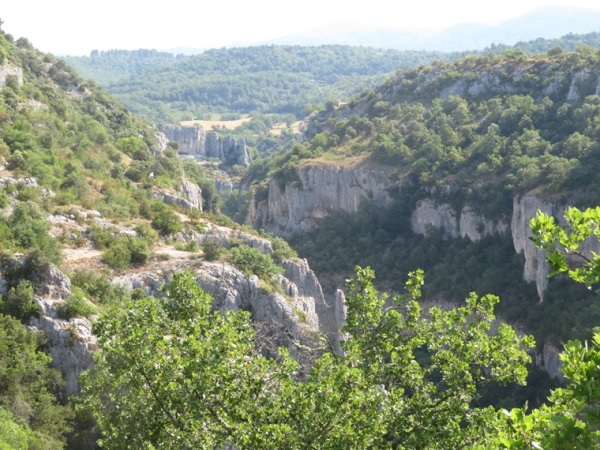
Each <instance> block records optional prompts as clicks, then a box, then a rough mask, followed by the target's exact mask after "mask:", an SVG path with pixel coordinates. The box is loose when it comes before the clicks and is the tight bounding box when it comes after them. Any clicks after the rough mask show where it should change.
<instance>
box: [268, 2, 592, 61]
mask: <svg viewBox="0 0 600 450" xmlns="http://www.w3.org/2000/svg"><path fill="white" fill-rule="evenodd" d="M598 24H600V12H599V11H596V10H588V9H580V8H565V7H546V8H540V9H537V10H534V11H531V12H529V13H527V14H524V15H522V16H520V17H517V18H515V19H511V20H507V21H505V22H501V23H498V24H478V23H463V24H460V25H455V26H453V27H450V28H445V29H442V30H432V31H430V32H420V33H417V32H411V31H406V30H401V29H392V28H388V29H371V30H360V29H358V30H357V29H356V27H354V26H352V25H343V24H342V25H332V26H328V27H323V28H320V29H315V30H314V31H313V32H312V33H311V34H310V35H297V36H288V37H284V38H281V39H276V40H274V41H273V42H274V43H275V44H282V45H284V44H285V45H294V44H295V45H321V44H344V45H359V46H367V47H374V48H386V49H397V50H427V51H443V52H461V51H471V50H483V49H484V48H486V47H488V46H489V45H491V44H493V43H496V44H505V45H513V44H515V43H517V42H519V41H530V40H533V39H537V38H540V37H542V38H548V39H551V38H557V37H560V36H564V35H566V34H569V33H578V34H582V33H590V32H594V31H600V29H599V27H600V26H599V25H598Z"/></svg>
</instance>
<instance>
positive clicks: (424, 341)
mask: <svg viewBox="0 0 600 450" xmlns="http://www.w3.org/2000/svg"><path fill="white" fill-rule="evenodd" d="M373 277H374V274H373V272H372V271H371V270H370V269H368V268H366V269H357V275H356V278H355V279H353V280H352V281H351V282H350V283H349V285H348V290H349V294H348V320H347V324H346V326H345V327H344V332H345V336H346V338H345V340H344V342H343V346H342V347H343V353H342V354H340V355H336V354H332V353H327V354H325V355H324V356H322V357H321V358H319V359H317V360H316V361H315V363H314V366H313V367H312V369H311V370H310V372H309V373H308V374H307V376H306V377H305V378H303V379H301V377H299V375H298V373H297V372H296V371H297V368H298V366H297V364H296V362H295V361H294V360H293V359H291V358H290V357H289V356H288V354H287V352H286V351H285V350H283V349H282V350H281V351H280V354H279V357H278V359H277V360H273V359H266V358H264V357H263V356H261V355H259V354H257V352H256V349H255V342H254V333H253V330H252V327H251V324H250V321H249V314H248V313H247V312H244V311H238V312H236V311H228V312H225V313H223V312H219V311H214V310H213V308H212V305H211V303H212V300H211V298H210V297H209V296H208V295H207V294H206V293H204V292H202V291H201V289H200V288H199V287H198V285H197V283H196V282H195V280H194V279H193V277H192V276H191V274H190V273H182V274H179V275H176V276H175V277H174V279H173V281H172V283H171V284H170V285H169V286H168V287H167V288H166V291H165V292H166V294H167V296H166V297H165V298H164V299H156V298H146V299H143V300H137V301H136V302H133V303H130V304H128V305H126V308H125V309H124V310H122V311H121V312H120V313H119V314H114V313H111V314H109V315H105V316H103V317H102V318H100V320H99V321H98V322H97V325H96V329H97V332H98V334H99V338H100V343H101V346H102V349H103V350H102V352H101V353H100V354H99V355H98V358H97V360H96V364H95V367H94V369H92V370H91V371H90V372H89V373H88V374H87V375H86V377H85V378H84V389H83V394H82V397H83V403H82V404H81V407H82V408H89V409H90V410H91V411H93V414H94V417H95V419H96V420H97V421H98V425H99V427H100V430H101V431H102V439H101V443H102V445H104V446H106V447H107V448H126V447H130V446H131V445H134V446H135V447H137V448H215V446H217V447H219V446H224V445H235V446H238V447H239V448H356V449H359V448H360V449H362V448H369V447H375V448H388V447H397V448H423V447H426V448H457V447H460V446H474V445H476V444H477V443H479V444H481V445H484V444H485V443H486V442H487V441H489V440H490V439H491V437H492V435H493V434H494V433H495V430H494V427H493V426H491V425H493V424H494V423H495V421H497V420H498V419H497V412H496V411H495V410H494V409H493V408H492V407H477V406H476V403H477V399H478V395H479V389H480V388H481V387H482V386H483V385H485V384H487V383H489V382H491V381H496V382H501V383H506V382H509V381H517V382H519V383H524V380H525V375H526V368H525V364H526V363H527V362H528V361H529V360H530V357H529V356H528V355H527V353H526V351H527V349H528V348H530V347H531V345H532V344H533V341H532V339H531V338H529V337H520V336H518V335H517V334H516V333H515V331H514V330H513V329H512V328H511V327H510V326H508V325H501V326H500V327H499V328H498V329H497V330H492V328H491V324H492V321H493V320H494V315H493V307H494V305H495V304H496V302H497V301H498V299H497V298H496V297H494V296H484V297H481V298H478V297H477V296H476V295H474V294H472V295H471V296H469V298H468V299H467V301H466V304H465V306H463V307H459V308H457V309H454V310H451V311H442V310H441V309H438V308H432V309H431V310H430V311H429V312H428V314H422V313H421V309H420V307H419V305H418V303H417V301H416V300H417V299H418V298H419V296H420V286H421V284H422V281H423V278H422V273H421V272H416V273H414V274H412V275H411V278H410V279H409V281H408V282H407V291H406V293H405V294H404V295H402V296H399V297H395V298H394V299H393V302H394V304H395V307H393V308H390V307H388V308H384V307H383V306H384V304H385V302H386V300H387V299H386V296H385V295H380V294H379V293H378V292H377V291H376V290H375V289H374V288H373V285H372V282H373Z"/></svg>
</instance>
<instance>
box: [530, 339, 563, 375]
mask: <svg viewBox="0 0 600 450" xmlns="http://www.w3.org/2000/svg"><path fill="white" fill-rule="evenodd" d="M560 353H561V350H560V349H559V348H558V347H557V346H556V345H554V344H552V343H550V342H546V343H545V344H544V348H543V349H542V352H541V353H536V355H535V365H536V366H537V367H539V368H540V369H542V370H544V371H546V373H548V375H549V376H550V378H555V379H557V380H559V381H564V379H565V378H564V376H563V374H562V372H561V369H562V366H563V363H562V361H561V360H560Z"/></svg>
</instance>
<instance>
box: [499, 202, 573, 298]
mask: <svg viewBox="0 0 600 450" xmlns="http://www.w3.org/2000/svg"><path fill="white" fill-rule="evenodd" d="M538 210H539V211H542V212H544V213H547V214H550V215H555V216H559V217H562V211H564V209H563V208H560V207H558V206H556V205H554V204H552V203H548V202H544V201H542V200H540V199H539V198H537V197H535V196H533V195H526V196H524V197H522V198H518V197H516V198H515V199H514V202H513V216H512V221H511V226H510V228H511V231H512V238H513V245H514V246H515V251H516V252H517V253H523V254H524V256H525V267H524V268H523V278H524V279H525V280H526V281H533V282H535V284H536V287H537V291H538V295H539V297H540V301H542V300H543V299H544V291H545V290H546V288H547V287H548V274H549V273H550V267H549V266H548V263H547V262H546V259H545V257H544V254H543V252H541V251H540V250H538V249H537V247H536V246H535V245H534V243H533V242H532V241H531V239H529V238H530V237H531V228H530V225H529V224H530V222H531V218H532V217H533V216H535V214H536V212H537V211H538Z"/></svg>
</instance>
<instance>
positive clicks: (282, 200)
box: [247, 165, 400, 236]
mask: <svg viewBox="0 0 600 450" xmlns="http://www.w3.org/2000/svg"><path fill="white" fill-rule="evenodd" d="M297 175H298V178H297V179H296V180H293V181H290V182H285V183H280V182H279V180H276V179H273V180H271V182H270V184H269V189H268V196H267V198H266V199H264V200H259V199H253V201H252V202H251V205H250V210H249V214H248V218H247V222H248V223H249V224H250V225H252V226H253V227H255V228H265V229H267V230H269V231H272V232H274V233H276V234H279V235H283V236H288V235H291V234H294V233H298V232H306V231H309V230H312V229H314V228H316V227H317V225H318V223H319V221H320V220H321V219H323V218H325V217H328V216H330V215H331V214H335V213H338V212H346V213H354V212H357V211H358V208H359V206H360V204H361V202H363V201H370V202H374V203H375V204H377V205H379V206H385V205H386V204H387V203H388V202H389V201H390V200H391V197H390V194H389V190H390V189H391V188H394V187H397V186H398V185H399V184H400V183H399V182H397V181H394V180H392V179H391V178H390V177H389V174H388V173H387V172H386V171H385V170H383V169H375V168H368V167H362V166H357V167H344V166H337V165H319V166H306V167H301V168H299V169H298V172H297Z"/></svg>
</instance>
